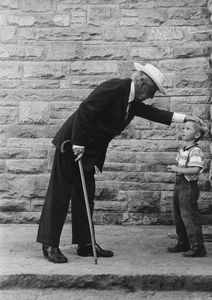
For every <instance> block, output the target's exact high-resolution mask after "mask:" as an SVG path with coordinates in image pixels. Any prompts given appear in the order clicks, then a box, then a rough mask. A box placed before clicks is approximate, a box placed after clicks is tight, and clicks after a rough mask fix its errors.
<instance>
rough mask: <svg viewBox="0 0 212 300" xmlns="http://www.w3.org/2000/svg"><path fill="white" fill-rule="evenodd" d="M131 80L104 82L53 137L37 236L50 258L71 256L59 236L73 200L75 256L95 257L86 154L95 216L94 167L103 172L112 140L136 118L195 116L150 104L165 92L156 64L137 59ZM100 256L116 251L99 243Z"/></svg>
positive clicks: (180, 119) (166, 120) (61, 260)
mask: <svg viewBox="0 0 212 300" xmlns="http://www.w3.org/2000/svg"><path fill="white" fill-rule="evenodd" d="M134 66H135V69H136V71H135V72H134V73H133V76H132V79H130V78H126V79H117V78H116V79H111V80H108V81H106V82H103V83H102V84H100V85H99V86H97V87H96V89H94V91H93V92H92V93H91V94H90V95H89V96H88V97H87V98H86V99H85V100H84V101H82V103H81V104H80V105H79V108H78V109H77V110H76V111H75V112H74V113H73V115H72V116H70V117H69V118H68V120H67V121H66V122H65V123H64V124H63V126H62V127H61V128H60V130H59V131H58V132H57V134H56V136H55V138H54V139H53V144H54V145H55V147H56V150H55V156H54V161H53V166H52V172H51V178H50V182H49V186H48V191H47V195H46V199H45V202H44V206H43V211H42V214H41V219H40V225H39V229H38V236H37V241H38V242H40V243H42V244H43V255H44V256H45V257H46V258H47V259H48V260H49V261H51V262H54V263H66V262H67V261H68V260H67V258H66V257H65V256H64V255H63V254H62V252H61V251H60V249H59V242H60V235H61V232H62V228H63V225H64V222H65V218H66V215H67V212H68V207H69V202H70V199H71V204H72V243H73V244H78V248H77V255H79V256H92V255H93V250H92V245H91V236H90V231H89V224H88V218H87V214H86V207H85V203H84V196H83V189H82V184H81V178H80V173H79V169H78V163H77V162H76V159H77V160H78V159H81V158H82V163H83V169H84V173H85V181H86V187H87V191H88V200H89V205H90V210H91V215H92V213H93V209H94V193H95V179H94V174H95V166H96V167H97V168H98V169H99V170H100V171H102V168H103V164H104V160H105V155H106V151H107V147H108V144H109V142H110V141H111V140H112V139H113V138H114V137H115V136H116V135H119V134H120V133H121V132H122V131H123V129H124V128H125V127H126V126H127V125H128V124H129V123H130V121H131V120H132V119H133V118H134V117H135V116H138V117H142V118H145V119H148V120H151V121H154V122H159V123H162V124H166V125H170V124H171V123H172V122H183V121H185V120H188V119H192V117H189V116H185V115H183V114H178V113H173V112H169V111H164V110H160V109H157V108H155V107H152V106H150V105H146V104H144V103H143V101H144V100H145V99H148V98H153V97H154V95H155V93H156V92H157V91H159V92H161V93H162V94H165V90H164V87H163V84H164V80H165V78H164V76H163V74H162V73H161V72H160V71H159V70H158V69H157V68H156V67H154V66H153V65H151V64H146V65H145V66H143V65H141V64H139V63H134ZM96 252H97V256H99V257H110V256H113V252H112V251H109V250H104V249H102V248H101V247H100V246H99V245H98V244H96Z"/></svg>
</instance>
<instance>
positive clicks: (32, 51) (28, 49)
mask: <svg viewBox="0 0 212 300" xmlns="http://www.w3.org/2000/svg"><path fill="white" fill-rule="evenodd" d="M43 55H44V47H42V46H33V47H32V46H17V45H2V46H0V58H1V59H7V60H34V59H35V60H37V59H42V57H43Z"/></svg>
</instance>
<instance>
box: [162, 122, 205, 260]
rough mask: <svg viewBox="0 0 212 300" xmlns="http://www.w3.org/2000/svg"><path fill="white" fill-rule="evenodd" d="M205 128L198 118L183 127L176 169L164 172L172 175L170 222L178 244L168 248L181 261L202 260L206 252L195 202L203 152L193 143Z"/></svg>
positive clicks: (174, 167)
mask: <svg viewBox="0 0 212 300" xmlns="http://www.w3.org/2000/svg"><path fill="white" fill-rule="evenodd" d="M206 132H207V128H206V126H205V125H204V123H203V121H202V120H200V119H199V118H197V119H196V121H195V122H193V121H189V122H186V123H185V124H184V129H183V135H182V139H183V140H184V141H185V147H184V148H183V149H180V151H179V153H178V155H177V157H176V160H177V163H178V164H177V166H176V165H169V166H168V169H169V170H170V171H171V172H174V173H176V183H175V187H174V197H173V218H174V222H175V226H176V232H177V236H178V243H177V244H176V245H175V246H174V247H169V248H168V251H169V252H172V253H177V252H182V255H183V256H185V257H203V256H205V255H206V250H205V247H204V242H203V235H202V228H201V224H200V218H199V211H198V204H197V200H198V197H199V187H198V184H197V181H198V177H199V174H200V173H201V172H202V170H203V152H202V150H201V149H200V147H199V145H198V144H197V142H198V141H199V140H200V139H201V138H202V137H203V136H204V135H205V134H206Z"/></svg>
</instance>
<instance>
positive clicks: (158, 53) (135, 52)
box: [130, 46, 172, 60]
mask: <svg viewBox="0 0 212 300" xmlns="http://www.w3.org/2000/svg"><path fill="white" fill-rule="evenodd" d="M130 56H131V57H132V58H133V59H140V60H155V59H163V58H171V57H172V50H171V48H170V47H164V46H155V47H143V46H142V47H133V46H132V47H131V50H130Z"/></svg>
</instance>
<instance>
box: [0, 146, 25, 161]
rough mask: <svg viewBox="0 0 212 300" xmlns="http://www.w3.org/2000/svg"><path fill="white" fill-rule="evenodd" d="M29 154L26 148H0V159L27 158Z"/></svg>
mask: <svg viewBox="0 0 212 300" xmlns="http://www.w3.org/2000/svg"><path fill="white" fill-rule="evenodd" d="M28 155H29V152H28V150H21V149H12V148H0V159H9V158H15V159H22V158H27V157H28Z"/></svg>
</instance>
